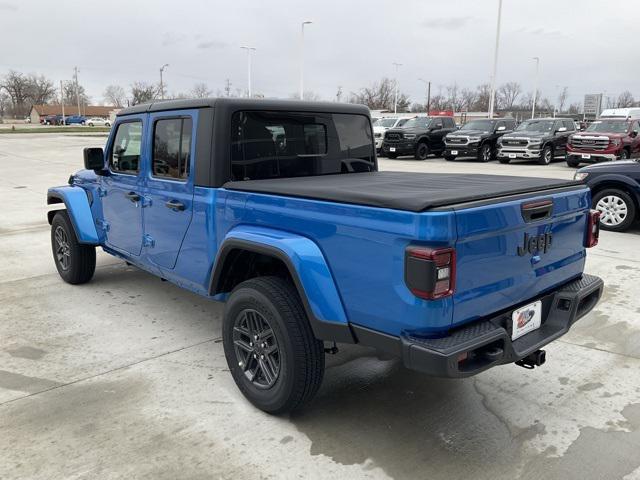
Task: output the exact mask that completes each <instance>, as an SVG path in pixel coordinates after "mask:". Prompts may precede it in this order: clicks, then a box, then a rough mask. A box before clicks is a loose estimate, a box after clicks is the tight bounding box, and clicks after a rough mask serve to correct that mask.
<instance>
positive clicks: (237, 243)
mask: <svg viewBox="0 0 640 480" xmlns="http://www.w3.org/2000/svg"><path fill="white" fill-rule="evenodd" d="M274 232H275V233H276V235H274ZM233 269H236V270H238V271H236V272H233ZM274 274H275V275H278V276H282V275H286V276H287V277H288V279H290V280H291V282H292V283H293V286H294V288H295V289H296V290H297V292H298V295H299V296H300V299H301V301H302V304H303V306H304V309H305V312H306V314H307V317H308V318H309V322H310V323H311V328H312V329H313V332H314V335H315V336H316V338H318V339H320V340H329V341H336V342H341V343H355V341H356V340H355V338H354V336H353V333H352V331H351V328H350V327H349V323H348V321H347V317H346V313H345V311H344V308H343V305H342V300H341V297H340V295H339V293H338V289H337V287H336V284H335V281H334V280H333V276H332V274H331V272H330V270H329V267H328V265H327V263H326V260H325V258H324V256H323V255H322V252H321V251H320V249H319V248H318V246H317V245H316V244H315V243H314V242H313V241H311V240H310V239H308V238H306V237H302V236H299V235H295V234H291V233H288V232H279V231H277V230H272V229H266V228H260V227H252V228H249V227H238V228H237V229H235V230H233V231H232V232H230V233H229V234H227V236H226V237H225V240H224V241H223V242H222V244H221V246H220V249H219V251H218V255H217V257H216V260H215V263H214V265H213V268H212V271H211V275H210V282H209V294H210V295H218V294H221V293H229V292H230V291H231V290H232V289H233V288H234V287H235V286H236V285H237V284H239V283H241V282H242V281H244V280H248V279H250V278H256V277H259V276H263V275H274Z"/></svg>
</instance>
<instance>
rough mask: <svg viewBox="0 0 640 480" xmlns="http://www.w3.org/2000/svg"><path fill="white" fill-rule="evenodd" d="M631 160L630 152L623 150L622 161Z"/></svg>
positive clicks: (621, 153)
mask: <svg viewBox="0 0 640 480" xmlns="http://www.w3.org/2000/svg"><path fill="white" fill-rule="evenodd" d="M628 159H629V150H627V149H626V148H623V149H622V151H621V152H620V160H628Z"/></svg>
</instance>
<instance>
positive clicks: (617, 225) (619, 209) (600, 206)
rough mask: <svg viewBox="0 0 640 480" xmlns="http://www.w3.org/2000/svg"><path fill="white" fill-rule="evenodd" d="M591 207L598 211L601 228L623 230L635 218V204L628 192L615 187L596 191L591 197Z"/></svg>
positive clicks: (615, 230)
mask: <svg viewBox="0 0 640 480" xmlns="http://www.w3.org/2000/svg"><path fill="white" fill-rule="evenodd" d="M593 208H595V209H596V210H598V211H599V212H600V227H602V229H603V230H611V231H614V232H623V231H625V230H627V229H628V228H629V227H630V226H631V224H632V223H633V221H634V220H635V218H636V205H635V203H634V202H633V199H632V198H631V197H630V196H629V194H628V193H627V192H625V191H623V190H618V189H617V188H609V189H606V190H603V191H601V192H598V193H597V194H596V195H595V196H594V197H593Z"/></svg>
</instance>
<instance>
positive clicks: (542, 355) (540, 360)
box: [516, 350, 547, 370]
mask: <svg viewBox="0 0 640 480" xmlns="http://www.w3.org/2000/svg"><path fill="white" fill-rule="evenodd" d="M546 360H547V352H545V351H544V350H536V351H535V352H533V353H530V354H529V355H527V356H526V357H524V358H522V359H520V360H518V361H517V362H516V365H518V366H520V367H522V368H526V369H528V370H533V369H534V368H536V367H539V366H540V365H544V362H545V361H546Z"/></svg>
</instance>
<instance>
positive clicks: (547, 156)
mask: <svg viewBox="0 0 640 480" xmlns="http://www.w3.org/2000/svg"><path fill="white" fill-rule="evenodd" d="M551 160H553V147H552V146H551V145H547V146H546V147H544V148H543V149H542V153H541V154H540V158H539V159H538V163H539V164H540V165H549V164H550V163H551Z"/></svg>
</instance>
